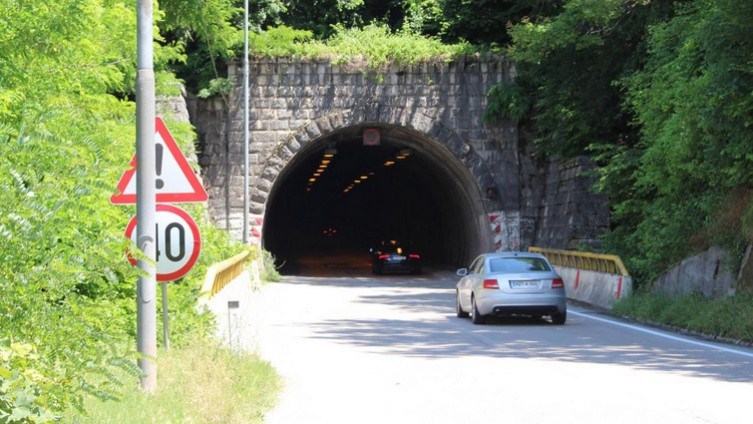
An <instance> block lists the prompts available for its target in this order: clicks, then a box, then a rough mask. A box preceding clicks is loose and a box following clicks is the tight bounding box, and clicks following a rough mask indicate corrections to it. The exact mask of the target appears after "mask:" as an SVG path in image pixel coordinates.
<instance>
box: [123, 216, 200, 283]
mask: <svg viewBox="0 0 753 424" xmlns="http://www.w3.org/2000/svg"><path fill="white" fill-rule="evenodd" d="M155 221H156V227H157V228H156V231H155V234H156V237H157V240H155V242H156V248H157V249H156V259H157V281H161V282H164V281H173V280H177V279H178V278H180V277H183V276H184V275H186V274H187V273H188V271H190V270H191V268H192V267H193V266H194V265H195V264H196V260H197V259H198V258H199V253H200V252H201V236H200V234H199V227H198V226H197V225H196V221H194V220H193V218H191V216H190V215H189V214H188V213H187V212H186V211H184V210H183V209H181V208H179V207H177V206H173V205H164V204H160V205H157V215H156V217H155ZM137 233H138V232H137V231H136V216H135V215H134V216H133V218H131V221H130V222H129V223H128V226H127V227H126V231H125V235H126V237H128V238H130V239H131V240H133V242H134V243H137V240H136V235H137ZM128 260H129V261H130V262H131V264H133V265H136V259H135V258H134V257H133V256H132V255H130V254H128Z"/></svg>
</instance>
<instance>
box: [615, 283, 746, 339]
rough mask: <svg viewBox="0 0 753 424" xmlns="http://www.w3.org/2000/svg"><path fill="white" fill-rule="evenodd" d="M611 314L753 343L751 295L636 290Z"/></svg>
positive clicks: (618, 304)
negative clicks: (671, 294)
mask: <svg viewBox="0 0 753 424" xmlns="http://www.w3.org/2000/svg"><path fill="white" fill-rule="evenodd" d="M612 312H613V313H614V314H617V315H621V316H627V317H631V318H635V319H639V320H647V321H652V322H656V323H660V324H665V325H671V326H674V327H679V328H682V329H686V330H689V331H693V332H697V333H701V334H705V335H708V336H710V337H724V338H729V339H734V340H739V341H743V342H747V343H753V295H750V294H738V295H735V296H731V297H728V298H725V299H716V300H712V299H707V298H705V297H703V296H702V295H700V294H691V295H687V296H681V297H677V298H670V297H669V296H666V295H663V294H660V293H636V294H634V295H633V296H631V297H628V298H625V299H623V300H621V301H619V302H617V304H615V306H614V309H613V310H612Z"/></svg>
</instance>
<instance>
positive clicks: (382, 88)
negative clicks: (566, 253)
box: [189, 56, 608, 250]
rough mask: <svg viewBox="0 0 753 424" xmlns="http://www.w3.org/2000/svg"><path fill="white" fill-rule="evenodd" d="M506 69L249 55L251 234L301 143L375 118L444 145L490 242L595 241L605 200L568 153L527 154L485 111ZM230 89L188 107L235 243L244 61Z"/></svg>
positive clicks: (509, 70) (512, 245)
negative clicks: (369, 65)
mask: <svg viewBox="0 0 753 424" xmlns="http://www.w3.org/2000/svg"><path fill="white" fill-rule="evenodd" d="M514 76H515V68H514V66H513V64H512V63H511V62H509V61H508V60H506V59H505V58H503V57H499V56H482V57H477V56H466V57H460V58H457V59H454V60H453V61H450V62H443V61H437V62H430V63H420V64H417V65H413V66H407V67H397V66H394V65H393V66H391V67H389V68H387V69H385V70H383V71H381V72H379V73H376V72H365V71H363V70H362V69H359V68H357V67H355V66H348V65H347V64H344V65H336V64H333V63H331V62H329V61H319V60H299V59H279V58H277V59H276V58H267V59H255V60H254V61H253V62H252V64H251V67H250V82H251V85H250V130H251V131H250V172H249V174H250V175H249V178H250V182H251V187H250V192H251V205H250V213H251V215H252V217H253V218H252V225H253V227H252V230H251V233H252V234H251V236H252V237H253V238H254V240H253V241H257V242H258V241H259V238H260V236H261V231H263V222H264V213H265V208H266V202H267V200H268V198H269V195H270V192H271V191H272V190H273V188H274V187H275V182H276V180H277V177H278V176H279V175H280V173H281V172H282V171H283V169H285V167H286V165H287V164H289V163H290V161H291V160H292V159H294V158H295V156H296V154H297V153H298V151H299V150H301V149H303V148H305V147H306V146H307V145H309V144H310V143H317V142H319V141H320V140H323V139H326V137H327V136H328V135H330V134H333V133H334V132H335V131H338V130H341V129H347V128H351V127H354V126H359V125H361V126H362V125H366V124H372V125H373V124H379V125H386V126H390V127H395V128H401V129H405V130H406V131H409V132H412V133H416V134H420V135H421V137H423V138H426V139H429V140H431V141H432V143H436V145H437V148H443V149H447V150H448V151H450V152H451V153H452V155H453V156H454V157H455V158H457V160H458V161H459V163H461V164H462V167H463V168H465V169H466V170H467V172H468V174H469V175H470V176H471V178H470V179H469V180H471V181H474V182H475V184H476V187H469V190H477V191H478V192H479V193H488V192H492V193H494V195H493V196H486V197H483V196H482V197H483V198H482V199H481V200H480V202H481V203H482V205H483V209H485V211H486V213H487V215H488V218H489V228H488V231H489V237H487V239H490V240H494V245H492V246H484V247H483V250H486V249H490V248H497V249H525V248H527V247H528V246H531V245H534V244H536V245H541V246H545V247H557V248H567V247H576V245H578V244H580V243H586V244H593V242H594V240H595V239H596V237H597V236H598V235H599V234H600V233H601V232H603V231H604V230H605V229H606V227H607V219H608V210H607V209H606V208H607V206H606V202H605V201H603V199H601V198H600V197H598V196H595V195H593V194H592V193H591V192H590V190H589V187H590V180H589V179H588V178H586V177H584V176H582V175H581V171H582V170H583V169H586V168H588V167H589V165H588V163H587V162H585V161H583V160H581V159H577V160H574V161H570V162H566V163H562V162H560V161H557V160H554V161H543V162H542V161H536V160H533V159H532V158H531V157H530V156H529V155H528V154H527V153H526V149H525V148H524V147H521V144H526V143H521V141H520V140H519V135H518V129H517V127H516V126H515V125H512V124H511V123H509V122H501V123H499V124H491V123H488V122H485V121H484V120H483V119H482V117H483V115H484V111H485V109H486V106H487V99H486V93H487V92H488V91H489V89H491V87H492V86H493V85H494V84H497V83H499V82H502V81H505V80H510V79H512V78H514ZM229 77H230V78H231V79H237V84H236V86H237V87H238V88H237V89H236V90H234V91H233V92H231V93H230V94H229V95H227V96H225V97H217V98H214V99H210V100H198V99H192V100H191V101H190V102H189V112H190V115H191V120H192V122H193V124H194V125H195V127H196V129H197V133H198V136H199V145H198V149H199V163H200V165H201V167H202V170H203V174H204V175H203V177H204V182H205V184H206V186H207V191H208V193H209V199H210V204H209V206H210V213H211V214H212V216H213V218H214V220H215V221H216V223H217V224H218V225H219V226H220V227H223V228H226V229H228V230H229V231H230V232H231V233H232V234H233V236H234V237H236V238H238V239H240V238H241V231H242V217H243V185H242V184H243V172H242V169H243V93H242V80H241V77H242V73H241V68H240V67H239V66H236V65H234V64H230V65H229Z"/></svg>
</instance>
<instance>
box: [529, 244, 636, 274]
mask: <svg viewBox="0 0 753 424" xmlns="http://www.w3.org/2000/svg"><path fill="white" fill-rule="evenodd" d="M528 251H529V252H536V253H541V254H542V255H544V256H546V258H547V259H549V262H551V263H552V265H559V266H566V267H569V268H578V269H588V270H591V271H598V272H607V273H610V274H618V275H624V276H629V275H630V273H629V272H628V270H627V268H625V264H624V263H622V259H620V257H619V256H616V255H604V254H600V253H591V252H579V251H577V250H556V249H545V248H542V247H529V248H528Z"/></svg>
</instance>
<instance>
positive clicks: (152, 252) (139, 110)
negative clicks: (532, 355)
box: [136, 0, 157, 392]
mask: <svg viewBox="0 0 753 424" xmlns="http://www.w3.org/2000/svg"><path fill="white" fill-rule="evenodd" d="M137 9H138V10H137V14H138V16H137V20H138V23H137V25H138V30H137V31H138V34H137V44H138V71H137V75H136V169H138V172H137V173H136V216H137V218H136V219H137V223H136V226H137V230H136V231H137V233H136V245H137V246H138V248H139V249H140V250H141V251H142V252H143V253H144V256H143V258H141V259H139V260H138V267H139V269H140V270H141V273H140V275H139V280H138V283H137V287H136V303H137V304H136V339H137V340H136V344H137V347H138V351H139V359H138V364H139V367H140V368H141V371H142V372H143V377H142V378H141V388H142V389H143V390H144V391H146V392H154V391H155V390H156V389H157V364H156V362H155V360H156V359H157V306H156V301H157V299H156V298H157V270H156V265H155V261H156V250H157V246H156V234H155V233H156V229H155V226H156V216H157V188H156V186H155V181H156V180H155V175H156V171H155V157H156V149H155V143H154V133H155V123H154V120H155V114H156V112H155V109H156V107H155V103H154V98H155V94H154V91H155V90H154V62H153V56H154V52H153V47H152V42H153V37H154V35H153V33H152V0H138V5H137Z"/></svg>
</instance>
